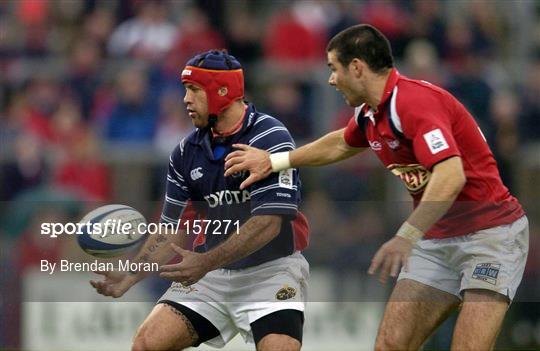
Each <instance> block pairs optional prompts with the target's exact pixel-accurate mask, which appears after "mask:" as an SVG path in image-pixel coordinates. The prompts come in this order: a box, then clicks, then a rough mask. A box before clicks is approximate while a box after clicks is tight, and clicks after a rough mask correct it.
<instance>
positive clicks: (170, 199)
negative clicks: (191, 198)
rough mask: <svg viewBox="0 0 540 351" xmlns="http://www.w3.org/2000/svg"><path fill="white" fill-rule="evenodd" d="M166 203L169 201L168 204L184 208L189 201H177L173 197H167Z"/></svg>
mask: <svg viewBox="0 0 540 351" xmlns="http://www.w3.org/2000/svg"><path fill="white" fill-rule="evenodd" d="M165 201H167V202H168V203H171V204H173V205H177V206H183V207H185V206H187V201H179V200H175V199H173V198H172V197H169V196H167V195H165Z"/></svg>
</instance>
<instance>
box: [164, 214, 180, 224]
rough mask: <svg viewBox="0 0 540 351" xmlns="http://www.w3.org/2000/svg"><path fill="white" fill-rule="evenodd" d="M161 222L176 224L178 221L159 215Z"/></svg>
mask: <svg viewBox="0 0 540 351" xmlns="http://www.w3.org/2000/svg"><path fill="white" fill-rule="evenodd" d="M161 220H162V221H163V222H167V223H172V224H178V219H172V218H171V217H167V216H165V215H164V214H161Z"/></svg>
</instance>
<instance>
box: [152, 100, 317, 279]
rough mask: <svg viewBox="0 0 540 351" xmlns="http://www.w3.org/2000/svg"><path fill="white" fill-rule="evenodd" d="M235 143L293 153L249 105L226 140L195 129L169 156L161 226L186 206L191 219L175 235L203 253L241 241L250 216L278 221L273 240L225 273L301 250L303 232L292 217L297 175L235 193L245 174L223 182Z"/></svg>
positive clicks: (303, 225)
mask: <svg viewBox="0 0 540 351" xmlns="http://www.w3.org/2000/svg"><path fill="white" fill-rule="evenodd" d="M235 143H240V144H248V145H251V146H254V147H257V148H260V149H264V150H267V151H269V152H278V151H290V150H292V149H294V147H295V144H294V141H293V139H292V137H291V135H290V134H289V131H288V130H287V128H285V126H284V125H283V124H282V123H281V122H279V121H278V120H277V119H275V118H273V117H271V116H268V115H266V114H263V113H260V112H257V111H256V110H255V107H254V106H253V105H251V104H250V105H248V106H247V108H246V112H245V116H244V120H243V124H242V128H241V130H240V131H239V132H237V133H236V134H234V135H232V136H230V137H225V138H222V137H219V138H218V137H214V136H212V132H211V131H210V130H209V129H197V130H196V131H194V132H193V133H192V134H191V135H189V136H188V137H186V138H185V139H184V140H182V141H181V142H180V144H179V145H178V146H177V147H176V148H175V149H174V151H173V152H172V154H171V157H170V161H169V172H168V175H167V190H166V192H167V193H166V197H165V205H164V208H163V213H162V216H161V221H162V222H165V223H171V224H175V225H177V224H178V219H179V217H180V215H181V213H182V211H183V210H184V208H185V207H186V204H187V202H188V200H189V201H190V203H191V204H192V205H191V206H193V208H194V209H195V212H196V213H197V218H196V219H195V220H192V221H190V222H187V223H181V225H180V229H182V230H184V231H185V232H186V234H187V235H192V236H196V239H195V240H194V250H195V251H198V252H204V251H207V250H209V249H211V248H213V247H215V246H216V245H218V244H220V243H221V242H223V241H225V240H227V238H228V237H229V236H230V235H238V234H239V235H241V231H240V227H241V225H242V224H243V223H245V221H247V220H248V219H249V218H250V217H252V216H257V215H279V216H281V217H282V219H283V221H282V226H281V231H280V233H279V234H278V236H277V237H276V238H275V239H273V240H272V241H270V242H269V243H268V244H267V245H266V246H264V247H263V248H261V249H260V250H258V251H257V252H255V253H253V254H251V255H249V256H248V257H245V258H243V259H240V260H238V261H237V262H234V263H233V264H231V265H230V266H228V267H225V268H229V269H240V268H246V267H250V266H255V265H259V264H261V263H264V262H267V261H270V260H273V259H277V258H280V257H285V256H289V255H291V254H292V253H293V252H295V251H299V250H302V249H304V247H305V246H306V245H307V237H308V226H307V221H306V219H305V217H304V216H303V214H302V213H301V212H299V211H298V204H299V202H300V187H301V183H300V180H299V177H298V171H297V170H296V169H288V170H285V171H282V172H280V173H275V174H272V175H271V176H269V177H268V178H266V179H263V180H261V181H259V182H257V183H255V184H253V185H252V186H250V187H249V188H248V189H244V190H240V184H241V183H242V181H244V180H245V179H246V178H247V175H248V174H247V173H246V172H242V173H238V174H233V175H232V176H230V177H225V176H224V173H225V170H224V163H225V162H224V159H225V157H226V156H227V154H229V153H230V152H232V151H233V149H232V145H233V144H235Z"/></svg>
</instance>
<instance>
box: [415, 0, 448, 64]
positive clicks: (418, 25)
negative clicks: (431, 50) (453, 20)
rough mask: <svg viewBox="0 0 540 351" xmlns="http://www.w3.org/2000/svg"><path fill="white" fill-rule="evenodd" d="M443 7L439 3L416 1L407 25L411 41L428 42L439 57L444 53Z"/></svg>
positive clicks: (444, 28) (444, 25) (444, 26)
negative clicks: (421, 40) (420, 40)
mask: <svg viewBox="0 0 540 351" xmlns="http://www.w3.org/2000/svg"><path fill="white" fill-rule="evenodd" d="M441 10H442V6H441V3H440V2H439V1H425V0H414V1H413V2H412V11H413V13H412V16H411V17H410V18H409V22H408V25H407V28H408V31H409V33H408V34H409V37H410V38H411V39H413V40H414V39H415V38H416V39H423V40H427V41H428V42H429V43H430V44H431V45H434V46H435V48H436V49H437V55H438V56H440V55H441V54H442V53H443V49H444V42H445V33H446V24H445V22H444V21H443V14H442V11H441Z"/></svg>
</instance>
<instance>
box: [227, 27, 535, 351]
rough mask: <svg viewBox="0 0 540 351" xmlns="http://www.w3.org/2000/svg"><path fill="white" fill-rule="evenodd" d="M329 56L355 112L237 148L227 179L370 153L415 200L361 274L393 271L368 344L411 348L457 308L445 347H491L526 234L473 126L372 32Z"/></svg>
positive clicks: (383, 276) (343, 40) (346, 39)
mask: <svg viewBox="0 0 540 351" xmlns="http://www.w3.org/2000/svg"><path fill="white" fill-rule="evenodd" d="M327 54H328V66H329V68H330V71H331V73H330V78H329V81H328V83H329V84H330V85H332V86H333V87H335V88H336V89H337V90H338V91H340V92H341V93H342V94H343V96H344V98H345V100H346V101H347V103H348V104H349V105H351V106H354V107H356V109H355V114H354V116H353V117H352V118H351V119H350V121H349V123H348V125H347V127H346V128H344V129H341V130H337V131H334V132H331V133H329V134H327V135H325V136H323V137H321V138H320V139H318V140H316V141H314V142H312V143H310V144H307V145H305V146H303V147H301V148H298V149H296V150H293V151H290V152H279V153H274V154H270V153H268V152H267V151H263V150H258V149H255V148H253V147H249V146H246V145H236V147H237V148H238V149H239V150H237V151H235V152H233V153H231V154H229V155H228V157H227V160H226V165H225V166H226V168H227V171H226V175H227V174H232V173H235V172H238V171H241V170H249V171H250V176H249V177H248V178H247V179H246V181H244V183H243V184H242V186H248V185H249V184H251V183H253V182H256V181H258V180H260V179H262V178H264V177H266V176H268V175H269V174H270V173H271V172H272V171H274V172H276V171H280V170H282V169H286V168H289V167H301V166H321V165H326V164H330V163H334V162H337V161H340V160H343V159H346V158H349V157H351V156H353V155H355V154H357V153H359V152H361V151H363V150H366V149H368V148H371V149H372V150H373V152H375V154H376V155H377V156H378V158H379V159H380V160H381V162H382V163H383V164H384V166H385V167H387V168H388V169H389V170H390V171H391V172H392V173H393V174H395V175H397V176H398V177H400V178H401V180H403V181H404V183H405V186H406V187H407V189H408V190H409V192H410V193H411V196H412V197H413V199H414V205H415V206H414V207H415V209H414V211H413V212H412V214H411V215H410V216H409V218H407V220H406V221H405V222H404V223H403V225H402V226H401V227H400V228H399V229H398V230H397V233H396V235H395V236H394V237H393V238H392V239H391V240H389V241H388V242H386V243H385V244H384V245H383V246H382V247H381V248H380V249H379V250H378V251H377V253H376V254H375V256H374V258H373V260H372V264H371V266H370V267H369V270H368V271H369V273H370V274H374V273H376V272H377V271H378V270H380V280H381V281H383V282H384V281H386V280H387V278H388V276H389V275H390V276H392V277H396V276H397V277H398V281H397V283H396V286H395V287H394V290H393V293H392V295H391V297H390V300H389V302H388V304H387V306H386V310H385V313H384V317H383V320H382V323H381V325H380V327H379V332H378V335H377V340H376V349H377V350H416V349H419V348H420V347H421V346H422V344H423V343H424V342H425V340H426V339H427V337H428V336H429V335H430V334H431V333H432V332H433V331H434V330H435V329H436V328H437V326H439V325H440V324H441V323H442V322H443V321H444V320H445V319H446V318H447V317H448V315H449V314H450V313H451V311H452V310H454V309H455V308H457V307H458V306H459V305H460V304H461V305H462V308H461V310H460V312H459V317H458V319H457V323H456V326H455V329H454V335H453V339H452V350H490V349H492V348H493V346H494V344H495V340H496V337H497V334H498V332H499V329H500V327H501V324H502V321H503V319H504V316H505V313H506V311H507V309H508V306H509V303H510V301H511V300H512V299H513V297H514V295H515V292H516V289H517V287H518V285H519V283H520V281H521V278H522V276H523V271H524V267H525V262H526V259H527V253H528V235H529V233H528V222H527V218H526V217H525V214H524V211H523V209H522V207H521V206H520V204H519V202H518V201H517V200H516V198H514V197H513V196H512V195H511V194H510V192H509V191H508V189H507V188H506V187H505V186H504V185H503V183H502V181H501V178H500V176H499V171H498V169H497V164H496V162H495V159H494V157H493V154H492V153H491V151H490V149H489V146H488V144H487V143H486V140H485V138H484V136H483V135H482V132H481V131H480V129H479V128H478V125H477V124H476V122H475V121H474V119H473V117H472V116H471V115H470V113H469V112H468V111H467V110H466V109H465V107H464V106H463V105H462V104H461V103H460V102H459V101H458V100H457V99H456V98H454V97H453V96H452V95H451V94H450V93H448V92H447V91H445V90H444V89H441V88H439V87H437V86H434V85H432V84H430V83H428V82H425V81H419V80H413V79H409V78H407V77H404V76H402V75H401V74H399V72H398V71H397V70H396V69H395V68H394V62H393V58H392V53H391V49H390V45H389V43H388V40H387V39H386V38H385V37H384V35H383V34H382V33H380V32H379V31H378V30H377V29H376V28H374V27H372V26H369V25H357V26H353V27H350V28H348V29H346V30H344V31H342V32H341V33H339V34H337V35H336V36H335V37H334V38H332V40H331V41H330V42H329V44H328V47H327ZM400 268H401V271H400ZM398 274H399V276H398Z"/></svg>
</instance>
